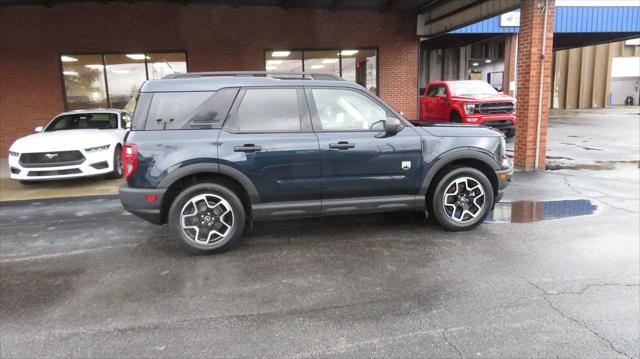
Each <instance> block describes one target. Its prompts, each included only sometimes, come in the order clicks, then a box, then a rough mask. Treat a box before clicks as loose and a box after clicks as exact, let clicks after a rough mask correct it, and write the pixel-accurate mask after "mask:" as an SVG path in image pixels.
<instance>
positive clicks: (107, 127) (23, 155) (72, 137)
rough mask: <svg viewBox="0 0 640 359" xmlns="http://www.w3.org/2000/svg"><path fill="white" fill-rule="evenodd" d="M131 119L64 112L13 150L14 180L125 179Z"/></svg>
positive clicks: (111, 113)
mask: <svg viewBox="0 0 640 359" xmlns="http://www.w3.org/2000/svg"><path fill="white" fill-rule="evenodd" d="M130 124H131V115H130V114H129V113H127V112H124V111H122V110H117V109H99V110H77V111H71V112H63V113H61V114H59V115H58V116H56V117H55V118H54V119H53V120H51V122H49V124H48V125H46V126H45V127H44V128H43V127H41V126H39V127H36V133H34V134H32V135H29V136H26V137H22V138H20V139H18V140H16V141H15V142H14V143H13V144H12V145H11V147H10V148H9V167H10V169H11V178H12V179H16V180H19V181H20V182H21V183H23V184H31V183H36V182H38V181H42V180H52V179H63V178H76V177H87V176H96V175H107V176H108V177H110V178H119V177H122V142H123V141H124V136H125V135H126V133H127V131H128V129H129V127H130Z"/></svg>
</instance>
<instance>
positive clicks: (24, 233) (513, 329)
mask: <svg viewBox="0 0 640 359" xmlns="http://www.w3.org/2000/svg"><path fill="white" fill-rule="evenodd" d="M639 181H640V178H639V171H638V168H637V166H635V165H633V164H620V165H618V166H615V168H613V169H611V170H606V171H603V170H600V171H594V170H562V169H561V170H557V171H547V172H543V173H517V174H516V175H515V178H514V182H513V184H512V186H511V187H510V189H509V191H508V192H507V194H506V196H505V199H504V202H505V203H502V204H499V205H498V207H497V209H496V211H495V212H494V215H493V218H492V219H490V221H489V223H485V224H483V225H482V226H480V227H478V228H477V229H475V230H473V231H470V232H465V233H450V232H445V231H443V230H441V229H440V228H439V227H437V226H435V225H433V224H429V223H427V221H426V220H425V219H424V217H423V216H422V215H421V214H414V213H393V214H376V215H364V216H345V217H334V218H318V219H304V220H295V221H279V222H260V223H256V224H255V226H254V228H253V230H249V231H247V232H246V238H245V240H244V242H243V243H242V244H241V245H240V246H239V247H238V248H237V249H235V250H233V251H231V252H228V253H225V254H222V255H215V256H189V255H186V254H185V253H184V252H183V251H182V250H181V249H180V248H179V247H178V246H177V244H176V243H175V242H174V241H173V240H172V239H171V238H169V237H168V234H167V229H166V227H159V226H155V225H152V224H148V223H146V222H144V221H142V220H139V219H137V218H136V217H134V216H131V215H129V214H127V213H126V212H124V211H123V210H122V208H121V207H120V204H119V202H118V200H117V198H114V197H112V196H106V197H89V198H78V199H57V200H39V201H30V202H5V203H3V204H2V206H1V207H0V219H1V222H0V353H2V357H3V358H5V357H32V356H36V355H47V356H72V357H86V356H99V357H114V356H144V357H194V356H206V357H246V356H266V357H283V356H285V357H326V356H331V357H363V356H367V357H370V356H394V357H416V356H430V357H450V358H456V357H474V358H482V357H498V356H501V357H534V356H535V357H598V358H602V357H607V358H617V357H620V358H627V357H635V358H638V357H639V352H640V346H639V345H640V344H639V342H638V337H639V336H640V329H639V324H638V323H639V321H640V313H639V303H640V293H639V292H640V287H639V285H640V283H639V281H640V276H639V273H640V269H639V260H640V259H639V249H640V243H639V241H640V239H639V233H640V228H639V226H640V224H639V223H640V216H639V214H638V213H639V211H640V208H639V206H640V200H639V197H640V194H639V193H638V192H639V188H638V183H639Z"/></svg>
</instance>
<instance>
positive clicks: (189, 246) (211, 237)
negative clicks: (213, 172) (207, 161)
mask: <svg viewBox="0 0 640 359" xmlns="http://www.w3.org/2000/svg"><path fill="white" fill-rule="evenodd" d="M244 225H245V211H244V207H243V206H242V202H241V201H240V199H239V198H238V196H237V195H236V194H235V193H234V192H233V191H231V190H230V189H228V188H227V187H224V186H221V185H218V184H215V183H200V184H196V185H193V186H191V187H188V188H187V189H185V190H184V191H182V193H180V194H179V195H178V196H177V197H176V199H175V200H174V201H173V203H172V204H171V208H170V209H169V226H170V227H171V230H172V231H173V233H174V235H175V236H176V238H177V239H178V243H180V245H181V246H182V247H184V248H185V249H186V250H187V251H189V252H191V253H194V254H208V253H218V252H224V251H226V250H229V249H231V248H232V247H234V246H235V245H236V244H238V242H239V239H240V237H241V235H242V231H243V230H244Z"/></svg>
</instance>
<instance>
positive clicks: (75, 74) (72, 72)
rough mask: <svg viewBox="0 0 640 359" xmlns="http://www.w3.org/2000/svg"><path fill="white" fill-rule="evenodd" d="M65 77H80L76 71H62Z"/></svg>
mask: <svg viewBox="0 0 640 359" xmlns="http://www.w3.org/2000/svg"><path fill="white" fill-rule="evenodd" d="M62 73H63V74H64V75H65V76H78V73H77V72H75V71H62Z"/></svg>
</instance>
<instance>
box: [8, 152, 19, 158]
mask: <svg viewBox="0 0 640 359" xmlns="http://www.w3.org/2000/svg"><path fill="white" fill-rule="evenodd" d="M19 155H20V154H19V153H18V152H13V151H9V156H12V157H18V156H19Z"/></svg>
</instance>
